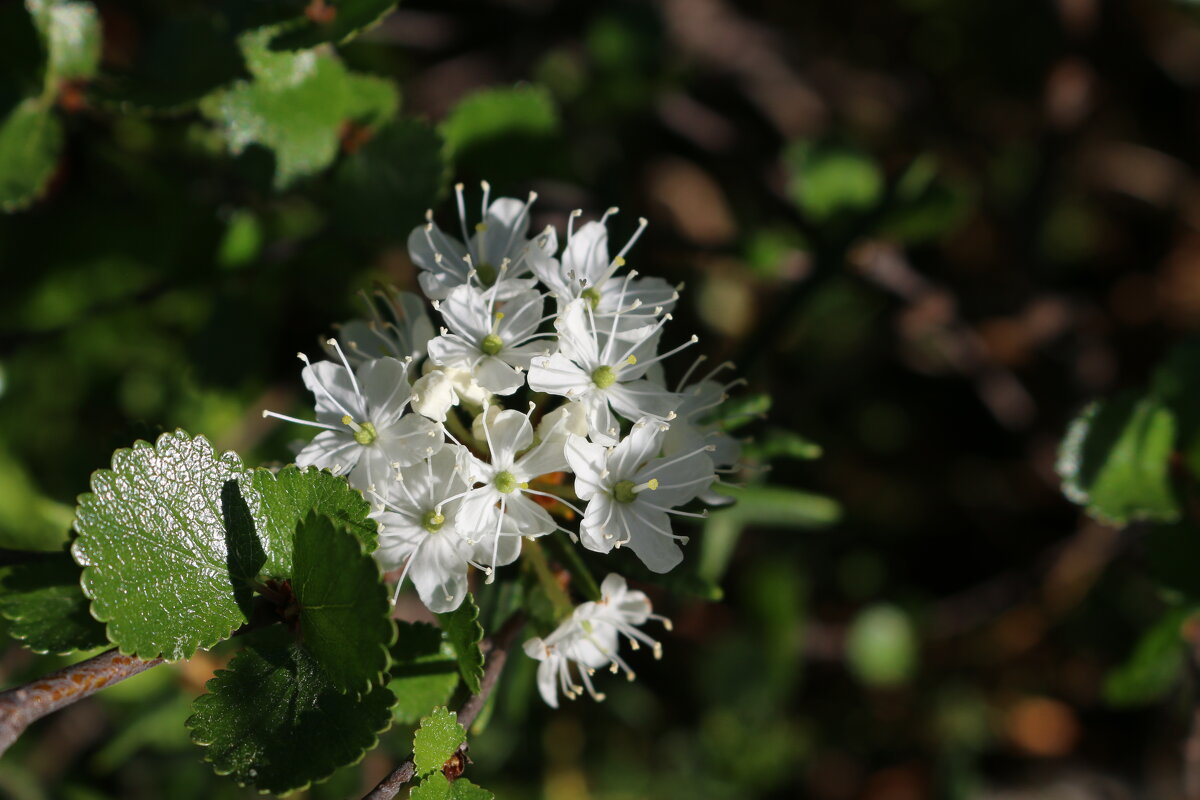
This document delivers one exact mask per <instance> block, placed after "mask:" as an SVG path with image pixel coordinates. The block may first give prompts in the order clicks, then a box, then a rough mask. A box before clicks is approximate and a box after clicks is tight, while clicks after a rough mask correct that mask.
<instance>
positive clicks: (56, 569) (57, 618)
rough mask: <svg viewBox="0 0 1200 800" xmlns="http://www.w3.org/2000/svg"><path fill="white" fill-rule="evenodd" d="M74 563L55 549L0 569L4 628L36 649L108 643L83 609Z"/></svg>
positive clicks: (59, 649) (85, 603)
mask: <svg viewBox="0 0 1200 800" xmlns="http://www.w3.org/2000/svg"><path fill="white" fill-rule="evenodd" d="M80 572H81V570H80V568H79V565H78V564H76V563H75V562H74V561H72V560H71V557H70V556H69V555H68V554H66V553H58V554H54V555H51V556H47V557H44V558H39V559H37V560H34V561H29V562H26V563H23V564H14V565H12V566H8V567H4V568H2V569H0V617H3V618H4V619H6V620H9V621H10V622H11V623H12V624H11V625H9V627H8V634H9V636H12V637H13V638H14V639H18V640H20V641H21V642H22V643H24V645H25V646H26V647H28V648H29V649H30V650H33V651H34V652H37V653H54V654H56V655H66V654H68V653H73V652H76V651H78V650H91V649H93V648H96V647H103V646H105V645H107V644H108V637H107V636H105V635H104V625H102V624H101V623H100V622H98V621H96V619H95V618H94V617H93V616H92V615H91V613H90V612H89V611H88V606H89V605H90V601H89V600H88V599H87V597H85V596H84V594H83V589H81V588H80V586H79V577H80Z"/></svg>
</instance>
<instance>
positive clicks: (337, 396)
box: [300, 361, 367, 424]
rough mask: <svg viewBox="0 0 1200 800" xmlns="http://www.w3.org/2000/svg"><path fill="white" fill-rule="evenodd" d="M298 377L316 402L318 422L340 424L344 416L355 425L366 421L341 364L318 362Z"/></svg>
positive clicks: (302, 371) (359, 400) (365, 412)
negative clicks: (348, 417) (350, 418)
mask: <svg viewBox="0 0 1200 800" xmlns="http://www.w3.org/2000/svg"><path fill="white" fill-rule="evenodd" d="M300 377H301V378H302V379H303V380H304V385H305V386H307V387H308V390H309V391H310V392H312V393H313V396H314V397H315V398H316V399H317V419H318V420H320V421H321V422H331V423H333V424H339V423H340V422H341V419H342V417H343V416H345V415H346V414H349V415H350V416H351V417H353V418H354V421H355V422H361V421H362V420H365V419H366V418H367V410H366V409H365V408H363V404H362V401H361V399H360V398H359V396H358V395H357V394H356V393H355V391H354V384H353V383H352V382H351V380H350V372H349V371H348V370H347V369H346V368H345V367H344V366H342V365H341V364H335V363H333V362H332V361H317V362H315V363H312V364H309V365H308V366H306V367H305V368H304V369H302V370H301V371H300Z"/></svg>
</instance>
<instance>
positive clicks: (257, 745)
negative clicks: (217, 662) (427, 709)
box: [187, 631, 392, 794]
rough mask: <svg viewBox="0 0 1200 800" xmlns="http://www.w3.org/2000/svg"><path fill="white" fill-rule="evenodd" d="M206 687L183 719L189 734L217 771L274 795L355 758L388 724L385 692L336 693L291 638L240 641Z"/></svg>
mask: <svg viewBox="0 0 1200 800" xmlns="http://www.w3.org/2000/svg"><path fill="white" fill-rule="evenodd" d="M272 633H283V631H272ZM275 638H276V639H277V640H278V639H279V637H278V636H277V637H275ZM207 689H208V694H206V695H203V696H201V697H199V698H197V700H196V702H195V705H194V706H193V709H194V711H195V713H194V714H193V715H192V716H191V717H190V718H189V719H188V721H187V726H188V728H190V729H191V732H192V740H193V741H194V742H195V743H196V744H198V745H200V746H202V747H206V748H208V749H207V752H206V753H205V756H204V758H205V760H206V761H209V762H210V763H212V765H213V768H214V769H215V770H216V772H217V773H218V774H221V775H232V776H233V777H234V779H236V780H237V782H238V783H240V784H242V785H247V784H253V785H254V786H255V787H257V788H258V789H259V790H261V791H264V792H272V793H274V794H284V793H286V792H290V791H293V790H295V789H302V788H304V787H306V786H308V785H309V784H311V783H313V782H315V781H321V780H324V779H325V778H328V777H329V776H330V775H331V774H332V773H333V771H334V770H336V769H338V768H339V767H343V766H347V765H349V764H355V763H357V762H358V761H359V760H361V759H362V757H363V754H364V753H366V752H367V751H368V750H370V749H371V748H373V747H375V745H376V744H377V742H378V734H379V733H380V732H381V731H383V730H386V729H387V727H388V726H389V725H390V724H391V714H390V713H389V711H388V709H389V707H390V706H391V704H392V693H391V692H389V691H388V690H387V689H385V688H383V687H375V688H374V689H372V690H371V691H370V692H369V693H367V694H365V695H362V696H361V697H360V696H357V695H355V694H353V693H351V694H344V693H342V692H340V691H338V689H337V688H336V687H335V686H334V685H333V683H332V682H331V681H330V680H329V677H328V675H326V674H325V672H324V670H322V669H321V666H320V665H319V664H318V663H317V662H316V660H315V659H314V658H313V657H312V656H311V655H310V654H309V653H307V652H306V651H305V649H304V648H303V647H301V646H300V645H297V644H284V643H282V642H280V643H277V644H274V643H263V644H261V645H253V646H250V647H247V648H246V649H244V650H242V651H241V652H240V653H238V655H237V657H236V658H234V660H233V661H232V662H231V663H230V665H229V668H228V669H224V670H220V671H218V672H217V674H216V676H215V677H214V678H213V679H212V680H210V681H209V682H208V685H207Z"/></svg>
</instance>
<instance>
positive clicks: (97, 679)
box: [0, 648, 162, 755]
mask: <svg viewBox="0 0 1200 800" xmlns="http://www.w3.org/2000/svg"><path fill="white" fill-rule="evenodd" d="M161 663H162V659H161V658H155V659H152V660H150V661H145V660H143V659H140V658H137V657H135V656H126V655H122V654H121V653H120V652H119V651H118V650H117V649H116V648H113V649H112V650H108V651H106V652H103V653H101V654H100V655H98V656H93V657H92V658H89V659H88V660H87V661H81V662H79V663H78V664H72V665H71V666H69V667H65V668H63V669H60V670H59V671H58V672H52V673H50V674H49V675H45V676H43V677H41V678H39V679H37V680H36V681H33V682H31V683H27V684H25V685H24V686H18V687H17V688H15V689H9V690H8V691H7V692H3V693H0V755H3V753H4V751H5V750H7V749H8V748H9V746H10V745H11V744H12V743H13V742H15V741H16V740H17V737H18V736H20V735H21V734H22V733H24V732H25V729H26V728H28V727H29V726H30V724H32V723H33V722H35V721H37V720H39V719H41V718H42V717H44V716H46V715H47V714H49V713H51V712H53V711H57V710H58V709H60V708H62V707H63V706H68V705H70V704H71V703H74V702H76V701H78V700H82V699H83V698H85V697H88V696H89V695H93V694H95V693H96V692H98V691H100V690H101V689H103V688H104V687H105V686H111V685H112V684H114V683H118V682H120V681H123V680H125V679H126V678H132V677H133V676H134V675H137V674H138V673H140V672H145V671H146V670H148V669H150V667H153V666H156V665H158V664H161Z"/></svg>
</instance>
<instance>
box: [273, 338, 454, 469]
mask: <svg viewBox="0 0 1200 800" xmlns="http://www.w3.org/2000/svg"><path fill="white" fill-rule="evenodd" d="M330 342H332V344H331V346H332V347H335V348H338V350H339V353H340V347H338V345H337V343H336V340H330ZM300 358H301V359H302V360H303V361H304V362H305V364H306V366H305V367H304V369H303V371H302V372H301V376H302V377H303V379H304V385H305V386H307V387H308V389H309V391H311V392H312V393H313V394H314V395H315V396H316V399H317V420H316V422H312V421H308V420H302V419H296V418H295V417H288V416H284V415H283V414H277V413H275V412H273V411H264V412H263V416H265V417H276V418H278V419H283V420H287V421H289V422H298V423H300V424H301V425H309V426H311V427H314V428H323V429H324V430H323V431H322V432H321V433H319V434H317V435H316V436H315V437H314V438H313V440H312V441H311V442H309V443H308V445H307V446H305V447H304V449H303V450H301V451H300V452H299V453H298V454H297V455H296V464H297V465H298V466H301V467H306V466H310V465H311V466H317V467H322V468H328V469H330V470H332V471H333V472H335V473H337V474H348V475H349V477H350V485H351V486H353V487H355V488H357V489H363V490H373V489H375V488H376V486H377V482H378V481H384V480H387V479H388V478H389V476H390V471H391V470H392V469H394V468H395V467H398V466H408V465H410V464H414V463H416V462H417V461H420V460H421V459H423V458H426V457H428V456H430V455H432V454H434V453H436V452H437V451H438V450H440V449H441V447H442V444H443V443H444V440H443V436H442V429H441V426H439V425H437V424H436V423H434V422H431V421H430V420H428V419H425V418H424V417H421V416H418V415H416V414H404V408H405V406H407V405H408V402H409V396H410V389H409V385H408V378H407V375H406V373H407V370H408V365H407V364H405V363H401V362H400V361H397V360H396V359H394V358H378V359H374V360H371V361H367V362H365V363H363V364H362V365H361V366H359V368H358V370H357V373H356V372H355V371H353V370H351V369H350V365H349V363H348V362H347V361H346V359H345V356H344V355H343V357H342V363H341V364H335V363H333V362H332V361H318V362H317V363H315V364H313V363H309V361H308V359H307V357H305V356H304V354H300Z"/></svg>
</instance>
